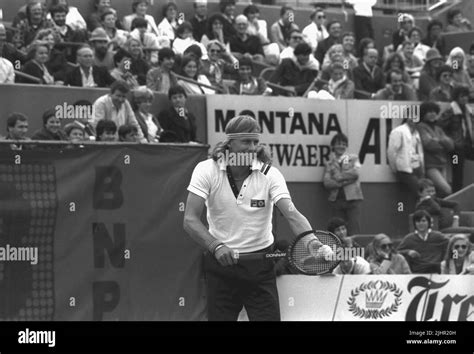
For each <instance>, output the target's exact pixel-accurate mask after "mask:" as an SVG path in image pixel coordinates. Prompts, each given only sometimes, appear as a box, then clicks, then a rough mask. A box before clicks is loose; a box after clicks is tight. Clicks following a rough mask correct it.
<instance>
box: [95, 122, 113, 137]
mask: <svg viewBox="0 0 474 354" xmlns="http://www.w3.org/2000/svg"><path fill="white" fill-rule="evenodd" d="M96 131H97V138H96V141H106V142H114V141H117V124H115V122H114V121H111V120H107V119H101V120H99V121H98V122H97V126H96Z"/></svg>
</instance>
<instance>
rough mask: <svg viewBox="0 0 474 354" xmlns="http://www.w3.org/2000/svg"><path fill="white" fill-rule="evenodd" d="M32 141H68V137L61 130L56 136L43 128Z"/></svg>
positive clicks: (35, 134) (34, 135)
mask: <svg viewBox="0 0 474 354" xmlns="http://www.w3.org/2000/svg"><path fill="white" fill-rule="evenodd" d="M31 140H53V141H67V140H68V139H67V135H66V133H65V132H64V131H62V130H61V129H59V130H58V132H57V133H56V134H53V133H51V132H50V131H49V130H46V128H44V127H43V128H42V129H40V130H38V131H37V132H35V133H34V134H33V136H32V137H31Z"/></svg>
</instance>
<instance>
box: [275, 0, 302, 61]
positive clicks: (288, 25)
mask: <svg viewBox="0 0 474 354" xmlns="http://www.w3.org/2000/svg"><path fill="white" fill-rule="evenodd" d="M294 15H295V14H294V10H293V8H292V7H290V6H286V5H285V6H282V8H281V9H280V19H279V20H278V21H277V22H275V23H274V24H272V26H271V27H270V41H271V42H273V43H276V44H278V47H280V52H281V51H283V49H285V48H286V47H287V43H288V39H289V37H290V32H291V31H292V30H295V29H296V30H299V27H298V25H297V24H296V23H295V22H294Z"/></svg>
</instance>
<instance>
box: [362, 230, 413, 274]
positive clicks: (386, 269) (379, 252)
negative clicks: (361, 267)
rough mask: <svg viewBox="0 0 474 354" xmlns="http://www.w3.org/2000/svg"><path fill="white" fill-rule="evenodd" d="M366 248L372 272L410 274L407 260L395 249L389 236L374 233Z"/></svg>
mask: <svg viewBox="0 0 474 354" xmlns="http://www.w3.org/2000/svg"><path fill="white" fill-rule="evenodd" d="M367 248H368V250H369V256H368V258H367V260H368V261H369V263H370V269H371V271H372V274H411V270H410V266H409V265H408V262H407V261H406V260H405V257H403V256H402V255H400V254H399V253H398V252H397V251H395V249H394V248H393V243H392V240H391V239H390V237H389V236H387V235H385V234H378V235H376V236H375V237H374V239H373V240H372V242H371V243H370V244H369V245H368V247H367Z"/></svg>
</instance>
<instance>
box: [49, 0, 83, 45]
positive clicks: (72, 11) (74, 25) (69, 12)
mask: <svg viewBox="0 0 474 354" xmlns="http://www.w3.org/2000/svg"><path fill="white" fill-rule="evenodd" d="M55 7H65V8H66V18H65V25H66V26H68V27H69V28H70V29H71V30H73V31H75V32H83V31H85V30H87V24H86V21H85V20H84V18H83V17H82V15H81V13H80V12H79V10H78V9H77V7H74V6H70V5H69V3H68V0H51V6H50V8H49V13H50V15H51V17H49V18H50V19H52V20H53V21H54V22H56V20H55V19H54V15H53V8H55ZM57 24H58V23H57V22H56V25H57ZM66 42H69V41H66Z"/></svg>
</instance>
